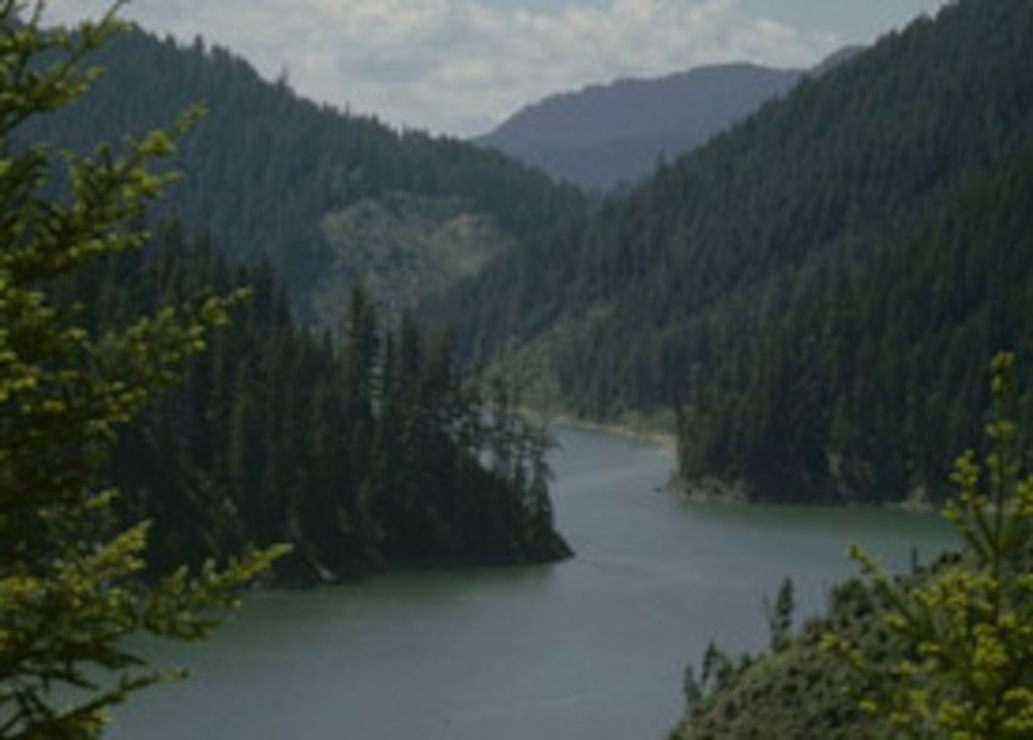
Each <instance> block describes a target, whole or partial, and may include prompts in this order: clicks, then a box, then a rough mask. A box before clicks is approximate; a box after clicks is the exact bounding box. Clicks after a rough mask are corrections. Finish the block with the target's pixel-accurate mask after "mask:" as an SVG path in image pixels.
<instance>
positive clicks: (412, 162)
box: [23, 31, 583, 324]
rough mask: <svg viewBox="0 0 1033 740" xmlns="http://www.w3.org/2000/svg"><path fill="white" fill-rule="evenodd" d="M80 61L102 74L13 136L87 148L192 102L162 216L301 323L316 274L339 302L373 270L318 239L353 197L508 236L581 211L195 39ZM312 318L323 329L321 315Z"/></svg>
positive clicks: (557, 190) (129, 39) (468, 149)
mask: <svg viewBox="0 0 1033 740" xmlns="http://www.w3.org/2000/svg"><path fill="white" fill-rule="evenodd" d="M88 62H89V64H90V65H91V66H96V67H99V68H101V69H103V70H104V71H105V73H104V74H103V75H102V76H101V78H100V79H99V80H97V81H96V82H95V83H94V85H93V86H92V87H91V90H90V94H89V95H87V96H84V97H83V98H81V99H80V100H78V101H77V102H76V103H75V104H74V105H72V106H70V107H69V109H68V110H66V111H63V112H62V113H61V114H60V115H57V116H50V117H46V118H41V119H38V120H36V121H33V122H32V124H31V125H29V126H26V127H25V130H24V132H23V135H24V136H25V137H26V140H30V139H31V140H40V141H49V142H52V143H53V144H54V145H55V146H64V147H71V148H74V149H76V150H81V151H84V150H91V149H92V148H93V146H94V145H95V144H96V142H98V141H118V140H119V139H120V138H121V137H122V136H123V135H125V134H127V133H129V134H134V135H140V134H142V133H144V132H147V131H150V130H152V129H154V128H155V127H158V126H167V125H169V124H170V123H171V122H173V121H175V120H176V119H177V118H178V117H179V116H180V114H181V113H182V112H183V110H184V109H185V108H187V107H188V106H190V105H192V104H194V103H201V104H203V105H204V106H205V107H206V108H207V110H208V114H207V116H206V118H205V119H204V120H203V122H201V123H200V124H199V125H198V126H197V127H196V129H195V130H194V131H193V132H192V134H191V135H190V136H189V137H188V138H187V139H186V140H185V141H184V142H183V145H182V146H181V148H180V152H179V154H178V155H177V156H176V157H175V158H173V159H172V160H171V162H170V166H171V167H173V168H175V169H177V170H180V171H181V172H182V173H183V179H182V181H181V182H180V183H178V184H177V185H175V186H174V187H172V188H171V189H170V191H169V197H168V198H167V199H166V200H165V201H164V202H163V205H162V206H161V208H162V209H163V210H170V211H175V212H176V213H177V214H178V216H179V217H180V218H181V219H182V220H183V222H184V223H185V224H186V226H187V228H188V230H190V231H191V232H197V231H199V230H204V229H207V230H209V231H210V232H211V234H212V237H213V243H214V244H216V245H217V246H218V249H219V250H221V251H222V252H223V253H225V254H227V255H228V256H230V257H233V258H249V259H250V258H257V257H259V256H263V255H264V256H267V257H268V258H269V259H270V262H271V263H272V265H273V267H274V268H275V269H276V270H277V272H278V274H280V275H282V276H283V280H284V281H285V283H286V285H287V287H288V289H289V292H290V299H291V303H292V305H293V306H294V307H295V308H298V309H300V311H301V315H302V316H303V317H305V318H312V317H313V313H312V305H311V303H312V293H313V292H314V291H317V290H318V291H320V292H321V296H322V305H325V304H326V303H327V301H328V297H327V296H326V295H325V294H326V290H327V286H323V285H321V280H322V278H323V277H324V276H326V275H327V274H330V273H331V272H332V273H334V274H335V275H337V277H338V278H341V277H342V276H343V277H344V278H346V280H345V281H342V280H341V279H338V280H337V281H336V282H335V283H334V284H333V285H334V287H336V288H337V289H338V290H341V289H343V290H344V291H345V292H344V294H343V295H341V294H339V295H335V296H333V297H332V298H333V299H334V300H336V302H338V303H339V302H340V301H343V299H344V297H345V296H346V295H347V292H346V291H347V288H349V287H350V286H352V285H355V284H356V283H358V282H360V281H361V280H362V279H363V278H364V277H365V275H366V273H367V272H369V271H370V270H375V269H376V266H375V265H371V264H369V263H367V262H363V261H361V259H355V255H354V254H353V253H352V252H351V251H349V250H347V249H343V250H340V249H337V248H336V247H335V244H336V242H333V241H331V240H330V239H329V238H328V236H327V234H326V228H325V222H326V220H327V219H332V218H333V216H334V214H338V213H340V212H342V211H346V210H347V209H348V208H349V207H350V206H353V205H355V204H357V203H359V202H360V201H363V200H370V199H372V200H374V201H375V200H378V199H380V198H381V197H383V196H384V195H385V194H388V193H395V194H397V193H402V194H406V193H409V194H415V195H417V196H421V197H424V198H431V199H433V198H442V199H445V200H446V201H447V202H448V203H449V204H450V208H451V209H452V213H450V214H449V218H453V217H454V216H455V213H454V212H456V211H458V212H459V213H460V214H462V215H464V216H465V217H466V218H468V219H470V220H474V221H477V222H483V223H485V224H487V225H488V226H486V227H485V228H487V229H489V230H490V229H495V230H497V231H498V232H499V233H501V234H503V235H505V237H506V239H507V240H508V239H511V238H514V237H527V236H530V235H533V234H537V233H540V232H542V231H544V230H546V229H548V228H550V227H552V226H553V225H555V224H557V223H558V222H560V221H562V220H564V219H565V218H566V217H567V216H569V215H570V214H571V213H573V212H576V211H577V210H579V209H580V208H582V206H583V198H582V196H581V195H580V193H579V192H578V191H577V190H575V189H573V188H570V187H557V186H555V185H553V184H551V183H550V182H549V180H548V178H547V177H546V176H545V175H543V174H541V173H538V172H535V171H533V170H530V169H529V168H527V167H524V166H522V165H518V164H516V163H513V162H511V161H510V160H507V159H506V158H505V157H503V156H502V155H500V154H497V153H494V152H488V151H484V150H482V149H480V148H478V147H475V146H473V145H470V144H466V143H462V142H459V141H455V140H449V139H445V138H437V137H432V136H430V135H428V134H424V133H421V132H418V131H405V132H399V131H395V130H393V129H390V128H388V127H387V126H385V125H383V124H381V123H380V122H378V121H377V120H376V119H374V118H370V117H362V116H355V115H349V114H347V113H344V114H342V113H340V112H338V111H336V110H334V109H331V108H328V107H325V106H318V105H316V104H314V103H312V102H309V101H306V100H304V99H301V98H299V97H298V96H296V95H295V94H294V92H293V91H292V90H291V88H290V86H289V85H288V84H287V83H286V82H285V81H280V82H279V83H278V84H271V83H268V82H265V81H264V80H262V79H261V78H260V77H259V76H258V74H257V73H256V72H255V71H254V69H253V68H252V67H251V66H249V65H248V63H247V62H245V61H243V60H242V59H240V58H239V57H236V56H234V55H233V54H231V53H230V52H228V51H226V50H224V49H221V48H219V47H212V46H207V45H206V44H205V43H204V42H203V41H201V40H200V39H198V40H197V41H195V42H194V43H193V44H190V45H184V44H181V43H179V42H176V41H174V40H171V39H166V40H159V39H158V38H156V37H154V36H152V35H150V34H147V33H145V32H142V31H132V32H129V33H126V34H122V35H120V36H119V37H118V38H116V39H114V40H113V42H112V43H110V44H109V45H107V46H106V47H104V48H102V49H100V50H99V51H98V52H96V53H95V54H93V55H91V56H90V57H89V59H88ZM395 202H396V203H397V202H401V201H398V200H396V201H395ZM503 246H504V245H503ZM444 267H445V268H447V267H448V265H445V266H444ZM394 298H395V302H398V303H400V302H405V300H406V298H407V296H404V295H403V296H395V297H394ZM330 302H331V303H333V302H334V301H333V300H331V301H330ZM317 318H319V319H321V320H323V322H324V323H326V324H329V323H332V320H333V318H334V316H333V315H331V314H330V313H328V312H326V311H323V312H322V313H321V315H319V316H318V317H317Z"/></svg>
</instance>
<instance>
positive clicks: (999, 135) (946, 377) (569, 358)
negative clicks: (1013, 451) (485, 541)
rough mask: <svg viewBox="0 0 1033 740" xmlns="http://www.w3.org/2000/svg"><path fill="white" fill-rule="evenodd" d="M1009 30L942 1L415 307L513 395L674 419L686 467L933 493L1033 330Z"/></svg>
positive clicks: (1024, 117)
mask: <svg viewBox="0 0 1033 740" xmlns="http://www.w3.org/2000/svg"><path fill="white" fill-rule="evenodd" d="M1031 35H1033V4H1031V3H1030V2H1029V0H960V1H959V2H956V3H950V4H948V5H945V6H944V8H943V9H942V10H941V11H940V13H939V14H938V15H937V17H936V19H935V20H933V19H931V18H927V17H923V18H920V19H918V20H916V21H915V22H914V23H912V24H911V25H910V26H908V27H907V29H905V30H903V31H900V32H894V33H891V34H888V35H887V36H886V37H884V38H883V39H882V40H881V41H880V42H879V43H878V44H877V45H876V46H874V47H873V48H872V49H870V50H868V51H866V52H865V53H864V54H861V55H859V56H858V57H857V58H855V59H853V60H851V62H850V63H848V64H845V65H842V66H840V67H838V68H836V69H835V70H833V71H831V72H830V73H828V74H826V75H824V76H821V77H820V78H815V79H810V78H809V79H805V80H803V81H801V82H800V83H799V84H798V85H797V86H796V87H795V88H794V89H793V90H792V91H791V92H789V93H788V94H786V95H785V96H784V97H783V98H782V99H780V100H778V101H776V102H772V103H771V104H769V105H766V106H764V107H763V109H762V110H760V111H758V112H757V113H756V114H755V115H752V116H750V117H748V118H747V119H746V120H744V121H742V122H741V123H739V124H737V125H735V126H733V127H732V128H730V129H729V130H728V131H726V132H723V133H721V134H719V135H717V136H715V137H714V138H713V139H712V140H711V141H710V142H709V143H708V144H707V145H706V146H703V147H701V148H699V149H697V150H695V151H693V152H692V153H690V154H687V155H685V156H683V157H681V158H679V159H678V160H677V161H675V162H672V163H671V164H670V165H669V166H667V167H664V168H662V169H661V170H660V171H659V172H658V173H657V174H656V176H654V177H653V178H651V179H649V180H647V181H646V182H644V183H642V184H641V185H639V186H637V187H635V188H634V189H633V190H631V191H630V192H629V193H628V194H627V195H625V196H623V197H613V198H610V199H608V200H607V201H606V202H605V203H604V204H603V205H602V206H601V207H600V208H598V209H596V210H595V211H593V212H591V213H589V214H587V215H585V216H584V217H582V218H581V219H580V220H578V221H577V222H575V223H573V224H570V225H569V226H568V227H566V228H564V229H562V230H561V231H558V232H556V233H554V234H552V235H550V236H549V237H548V238H546V239H542V240H530V241H529V242H528V243H527V244H526V245H525V246H524V247H523V248H521V249H519V250H513V251H512V252H509V253H507V254H504V255H502V256H500V257H499V258H497V259H495V260H494V261H493V262H492V263H491V264H490V265H488V267H487V268H485V270H484V272H482V273H481V274H480V275H479V276H478V277H477V278H476V279H475V280H472V281H468V282H466V283H463V284H461V285H460V287H459V288H458V289H456V290H454V291H453V292H452V293H450V295H449V297H448V300H447V301H446V302H443V303H442V304H441V305H440V306H431V307H429V309H428V313H431V312H436V313H437V314H438V315H439V316H440V317H441V321H442V322H443V323H449V324H450V325H451V326H452V327H453V329H454V330H455V332H456V335H457V337H458V340H459V342H460V345H461V347H462V348H463V350H464V351H465V352H466V353H467V355H468V356H469V359H470V361H471V362H472V363H474V364H475V365H476V364H481V365H489V364H493V365H494V366H495V368H496V369H497V370H498V371H500V372H505V373H508V374H510V375H511V376H512V377H515V378H517V379H518V384H519V385H520V387H522V388H523V389H524V398H525V399H527V401H526V402H527V403H528V404H529V405H536V406H539V407H552V408H554V409H556V410H557V411H558V412H562V413H568V414H571V415H574V416H580V417H583V418H589V419H592V420H598V421H614V420H618V421H620V420H623V421H627V422H634V421H636V420H637V419H639V420H640V419H642V418H644V417H645V418H649V417H650V416H652V417H653V418H654V419H655V420H656V421H658V422H660V421H666V422H668V423H669V425H670V426H671V427H673V426H677V427H678V430H679V432H680V435H679V437H680V449H679V469H680V472H681V474H682V476H683V477H684V479H685V481H686V484H687V486H688V487H693V486H702V487H706V486H708V485H709V484H710V483H711V482H726V483H735V484H741V485H739V487H738V488H733V489H731V490H734V491H739V492H742V494H743V495H746V496H748V497H750V498H753V499H758V500H759V499H769V500H777V501H785V500H787V499H793V500H796V501H808V502H815V501H820V502H822V503H834V502H855V503H856V502H868V503H871V502H886V501H899V500H901V499H902V498H904V497H905V496H908V495H913V496H914V498H915V500H918V501H921V500H927V501H933V502H936V501H938V500H942V498H943V496H945V495H946V494H947V493H948V492H949V491H950V486H949V481H948V479H947V475H946V471H945V470H944V469H943V465H942V460H943V459H944V457H947V456H949V455H951V454H954V453H955V452H956V451H957V450H961V449H965V448H966V447H972V446H973V445H974V444H975V443H977V440H973V439H972V438H971V432H970V430H971V427H972V425H971V423H970V420H972V419H978V418H980V417H981V415H982V414H983V413H984V410H985V409H986V408H987V404H988V403H989V399H988V397H987V393H986V390H985V388H986V384H985V382H984V378H983V375H984V374H985V367H986V361H987V358H989V357H991V356H993V354H994V353H996V352H998V351H1000V350H1002V349H1012V350H1014V351H1015V352H1016V353H1017V354H1018V355H1019V356H1020V357H1021V356H1028V355H1030V354H1033V328H1031V326H1030V322H1031V320H1033V56H1031V55H1030V54H1029V53H1028V43H1027V41H1028V39H1029V38H1030V37H1031ZM1023 403H1024V404H1025V405H1021V404H1020V407H1021V408H1023V409H1025V411H1024V413H1025V414H1026V416H1025V417H1023V418H1025V419H1026V420H1030V419H1033V394H1031V396H1030V397H1028V398H1027V399H1026V400H1025V401H1023ZM1031 423H1033V422H1031ZM718 490H720V489H718Z"/></svg>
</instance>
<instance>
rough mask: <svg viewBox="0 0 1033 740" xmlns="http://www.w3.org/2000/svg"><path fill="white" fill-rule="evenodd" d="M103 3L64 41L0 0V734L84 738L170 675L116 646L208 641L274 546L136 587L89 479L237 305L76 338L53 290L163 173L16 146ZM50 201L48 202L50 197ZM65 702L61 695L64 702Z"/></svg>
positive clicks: (136, 572) (101, 33) (50, 100)
mask: <svg viewBox="0 0 1033 740" xmlns="http://www.w3.org/2000/svg"><path fill="white" fill-rule="evenodd" d="M117 8H118V5H116V6H115V8H113V10H112V11H110V12H109V13H108V14H107V15H106V16H104V17H103V18H102V19H101V20H100V21H97V22H85V23H83V24H81V25H80V27H79V28H78V29H77V30H76V31H75V32H74V33H72V32H70V31H66V30H63V29H53V30H48V29H45V28H43V27H42V25H41V18H42V13H43V4H42V2H36V3H31V4H30V3H25V2H18V1H17V0H0V249H2V251H0V736H2V737H11V738H41V737H47V738H52V737H62V738H91V737H96V736H98V735H99V734H100V732H101V731H102V729H103V727H104V725H105V724H106V723H107V722H108V721H109V714H108V710H109V708H110V707H111V706H112V705H114V704H117V703H119V702H121V701H123V700H125V698H126V697H127V696H128V695H129V694H130V693H132V692H133V691H135V690H137V689H140V688H142V687H144V686H148V685H150V684H153V683H154V682H156V681H158V680H161V679H163V678H165V677H168V676H169V674H161V673H156V672H154V671H153V670H150V669H148V667H147V665H146V663H145V661H144V660H143V659H142V658H141V657H140V656H139V654H138V653H136V652H135V651H134V650H133V649H132V648H130V647H128V646H127V645H126V644H125V638H126V637H127V636H130V635H133V634H137V633H141V632H149V633H152V634H157V635H165V636H172V637H177V638H188V639H189V638H197V637H201V636H203V635H205V634H206V633H207V632H208V631H209V629H210V628H211V627H212V626H213V625H214V624H215V622H216V621H217V617H218V614H219V612H220V611H221V609H222V608H224V607H227V606H230V605H232V604H233V603H234V601H235V597H234V589H235V587H237V586H239V585H240V584H241V583H243V582H245V581H247V580H249V579H251V578H252V577H254V576H255V575H256V574H257V573H259V572H260V571H261V570H263V569H264V568H266V567H267V566H268V565H269V564H270V562H271V561H272V559H273V558H275V557H276V556H277V555H278V554H279V553H280V552H281V550H280V549H279V548H274V549H270V550H268V551H265V552H261V553H255V554H251V555H248V556H246V557H244V558H243V559H242V560H240V561H237V562H235V563H233V564H231V565H230V566H229V567H227V568H226V569H224V570H218V569H217V568H216V567H215V566H214V565H212V564H211V563H209V564H207V565H205V567H204V568H203V569H202V570H201V572H200V573H198V574H196V575H193V576H191V575H190V574H188V573H187V571H186V570H185V569H180V570H177V571H176V572H174V573H173V574H172V575H169V576H167V577H165V578H164V579H162V580H160V581H158V582H157V583H155V584H153V585H150V586H148V585H145V584H144V581H143V580H142V579H141V578H140V572H141V570H142V569H143V568H144V567H145V548H146V540H147V532H148V526H149V525H148V523H147V522H140V523H137V524H134V525H131V526H129V527H128V528H125V529H122V528H120V527H119V526H117V525H115V524H114V517H113V514H112V510H111V505H112V502H113V500H114V499H115V497H116V495H117V493H116V492H115V491H110V490H97V488H96V481H97V478H98V473H99V470H100V467H101V465H102V463H103V462H104V460H105V457H106V456H107V454H108V453H109V451H110V449H111V446H112V443H113V441H114V439H115V436H116V434H117V432H118V430H119V429H120V428H121V427H122V425H124V424H125V423H126V422H127V421H128V420H129V419H130V418H131V417H132V416H133V415H134V413H135V412H136V411H137V410H138V409H139V408H140V407H141V406H142V405H143V404H144V403H145V402H147V400H148V399H149V398H151V397H152V396H153V395H154V393H155V392H156V391H158V390H160V389H161V388H163V387H165V386H168V385H170V384H171V383H173V382H175V380H176V377H177V370H178V368H179V367H180V365H181V363H182V361H183V360H184V359H185V358H187V357H188V356H189V355H191V354H193V353H196V352H198V351H200V350H201V349H203V347H204V342H205V339H204V338H205V334H206V332H207V330H208V328H210V327H213V326H215V325H218V324H220V323H222V322H224V321H225V320H226V318H227V310H228V308H229V306H230V305H231V304H232V302H233V301H234V300H236V299H235V298H227V299H216V298H210V299H207V300H202V301H200V302H198V303H196V304H194V305H191V306H181V307H169V308H165V309H162V310H161V311H159V312H158V313H157V314H155V315H153V316H150V317H145V318H140V319H138V320H136V321H135V322H134V323H131V324H130V325H129V326H128V327H127V328H125V329H122V330H114V329H110V330H106V331H105V332H104V333H98V332H97V331H96V330H94V329H92V328H89V327H90V323H89V321H88V319H87V317H86V316H84V311H85V309H84V308H83V307H81V306H80V307H76V306H70V305H64V304H62V303H60V302H59V301H58V300H57V299H56V297H55V296H56V294H57V291H56V290H55V288H54V283H55V281H56V280H59V279H61V278H67V277H68V276H70V275H74V274H76V273H77V272H78V271H80V270H83V269H85V268H86V267H87V266H89V265H90V264H93V263H95V262H96V261H97V260H98V259H100V258H101V257H103V256H105V255H111V254H115V253H119V252H123V251H125V250H129V249H134V248H137V247H139V246H140V245H141V244H142V243H143V241H144V240H145V238H146V235H145V233H144V232H143V231H141V230H139V229H138V228H136V227H135V226H134V224H137V223H139V219H140V217H141V216H142V214H143V210H144V207H145V205H146V203H147V202H148V201H149V200H152V199H154V198H156V197H158V196H159V195H160V194H161V192H162V189H163V186H164V185H165V184H166V183H167V182H168V179H169V178H168V176H164V175H157V174H155V173H154V172H153V169H152V167H153V162H154V160H155V159H157V158H160V157H162V156H165V155H167V154H169V153H171V152H172V150H173V149H174V143H173V139H174V138H175V135H177V134H180V133H182V132H184V131H185V129H186V128H187V127H188V126H189V124H190V123H191V121H192V119H193V118H194V117H195V114H192V113H191V114H188V115H187V116H185V117H184V118H183V119H182V120H181V121H180V122H179V123H178V124H177V125H176V126H175V127H174V128H173V129H172V130H171V131H170V132H164V131H155V132H153V133H151V134H150V135H148V136H146V137H144V138H143V139H142V140H131V139H127V140H126V141H125V142H124V149H125V151H124V152H123V153H120V154H119V153H116V152H115V151H113V150H112V149H111V148H109V147H107V146H103V145H102V146H99V147H98V148H97V149H96V150H95V152H94V153H93V154H92V155H89V156H76V155H73V154H70V153H60V154H55V153H54V152H52V151H49V150H48V149H47V148H46V147H45V146H44V145H43V144H36V145H28V146H25V145H21V144H18V143H16V142H15V138H16V137H15V136H14V134H15V133H16V132H17V131H18V130H19V128H20V127H21V126H22V125H23V124H25V123H26V122H27V121H29V120H31V119H32V118H34V117H36V116H39V115H43V114H47V113H51V112H53V111H56V110H59V109H61V108H63V107H65V106H67V105H68V104H69V103H71V102H72V101H73V100H75V99H76V98H77V97H78V96H79V95H81V94H82V93H83V92H84V91H85V90H86V87H87V86H88V83H89V81H90V79H91V77H92V75H93V74H94V73H92V72H89V73H84V72H82V71H81V68H80V63H81V61H82V59H83V57H84V56H85V55H86V54H87V53H88V52H90V51H91V50H93V49H96V48H97V47H99V46H101V45H102V44H104V43H105V42H106V41H108V39H109V38H110V37H111V35H112V34H113V33H114V32H115V31H116V30H117V29H118V27H119V25H120V24H119V22H118V21H117V20H116V17H115V12H116V11H117ZM55 194H56V195H55ZM68 689H76V690H75V691H69V690H68Z"/></svg>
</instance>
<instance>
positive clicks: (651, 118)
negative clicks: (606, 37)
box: [475, 47, 859, 191]
mask: <svg viewBox="0 0 1033 740" xmlns="http://www.w3.org/2000/svg"><path fill="white" fill-rule="evenodd" d="M858 50H859V49H858V48H857V47H848V48H845V49H843V50H841V51H839V52H837V53H836V54H834V55H832V56H831V57H829V58H828V59H827V60H825V61H823V62H822V63H821V64H820V65H818V66H817V67H815V69H814V71H816V72H818V73H822V72H824V71H825V70H826V69H828V68H829V67H831V66H834V65H835V64H838V63H840V62H842V61H844V60H846V59H848V58H849V57H851V56H853V55H854V54H856V53H857V51H858ZM807 73H808V71H807V70H804V69H773V68H769V67H762V66H758V65H756V64H749V63H733V64H719V65H711V66H705V67H699V68H696V69H692V70H689V71H687V72H680V73H677V74H672V75H667V76H664V77H659V78H653V79H622V80H617V81H615V82H613V83H611V84H608V85H593V86H590V87H586V88H584V89H582V90H580V91H577V92H567V93H560V94H557V95H552V96H550V97H547V98H545V99H544V100H542V101H540V102H538V103H534V104H532V105H529V106H527V107H525V108H523V109H522V110H520V111H518V112H517V113H516V114H514V115H513V116H512V117H511V118H509V119H508V120H507V121H505V122H504V123H503V124H502V125H500V126H499V127H498V128H496V129H495V130H493V131H491V132H490V133H488V134H485V135H484V136H481V137H478V138H477V139H476V140H475V141H476V142H477V143H479V144H482V145H484V146H488V147H491V148H493V149H497V150H499V151H501V152H504V153H505V154H508V155H509V156H511V157H514V158H515V159H518V160H520V161H522V162H525V163H526V164H530V165H532V166H535V167H539V168H541V169H543V170H545V171H546V172H548V173H549V174H550V175H552V176H553V177H554V178H556V179H557V180H561V181H569V182H573V183H577V184H578V185H581V186H582V187H584V188H587V189H589V190H603V191H606V190H611V189H613V188H614V187H616V186H618V185H620V184H622V183H631V182H634V181H636V180H640V179H642V178H643V177H646V176H647V175H649V174H651V173H652V171H653V170H654V168H655V167H656V165H657V161H658V159H660V158H668V159H673V158H675V157H677V156H679V155H681V154H683V153H685V152H687V151H690V150H691V149H694V148H695V147H697V146H700V145H701V144H703V143H705V142H706V141H707V140H708V139H710V138H711V137H712V136H714V135H715V134H717V133H719V132H720V131H723V130H724V129H726V128H728V127H729V126H730V125H732V124H733V123H735V122H736V121H739V120H741V119H743V118H745V117H746V116H748V115H749V114H750V113H752V112H754V111H756V110H757V109H758V108H760V107H761V106H762V105H763V104H764V103H766V102H767V101H769V100H771V99H773V98H776V97H778V96H780V95H782V94H784V93H786V92H787V91H789V90H790V89H791V88H792V87H793V86H794V85H796V84H797V83H798V82H799V81H800V79H801V78H802V77H803V76H804V75H805V74H807Z"/></svg>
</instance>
